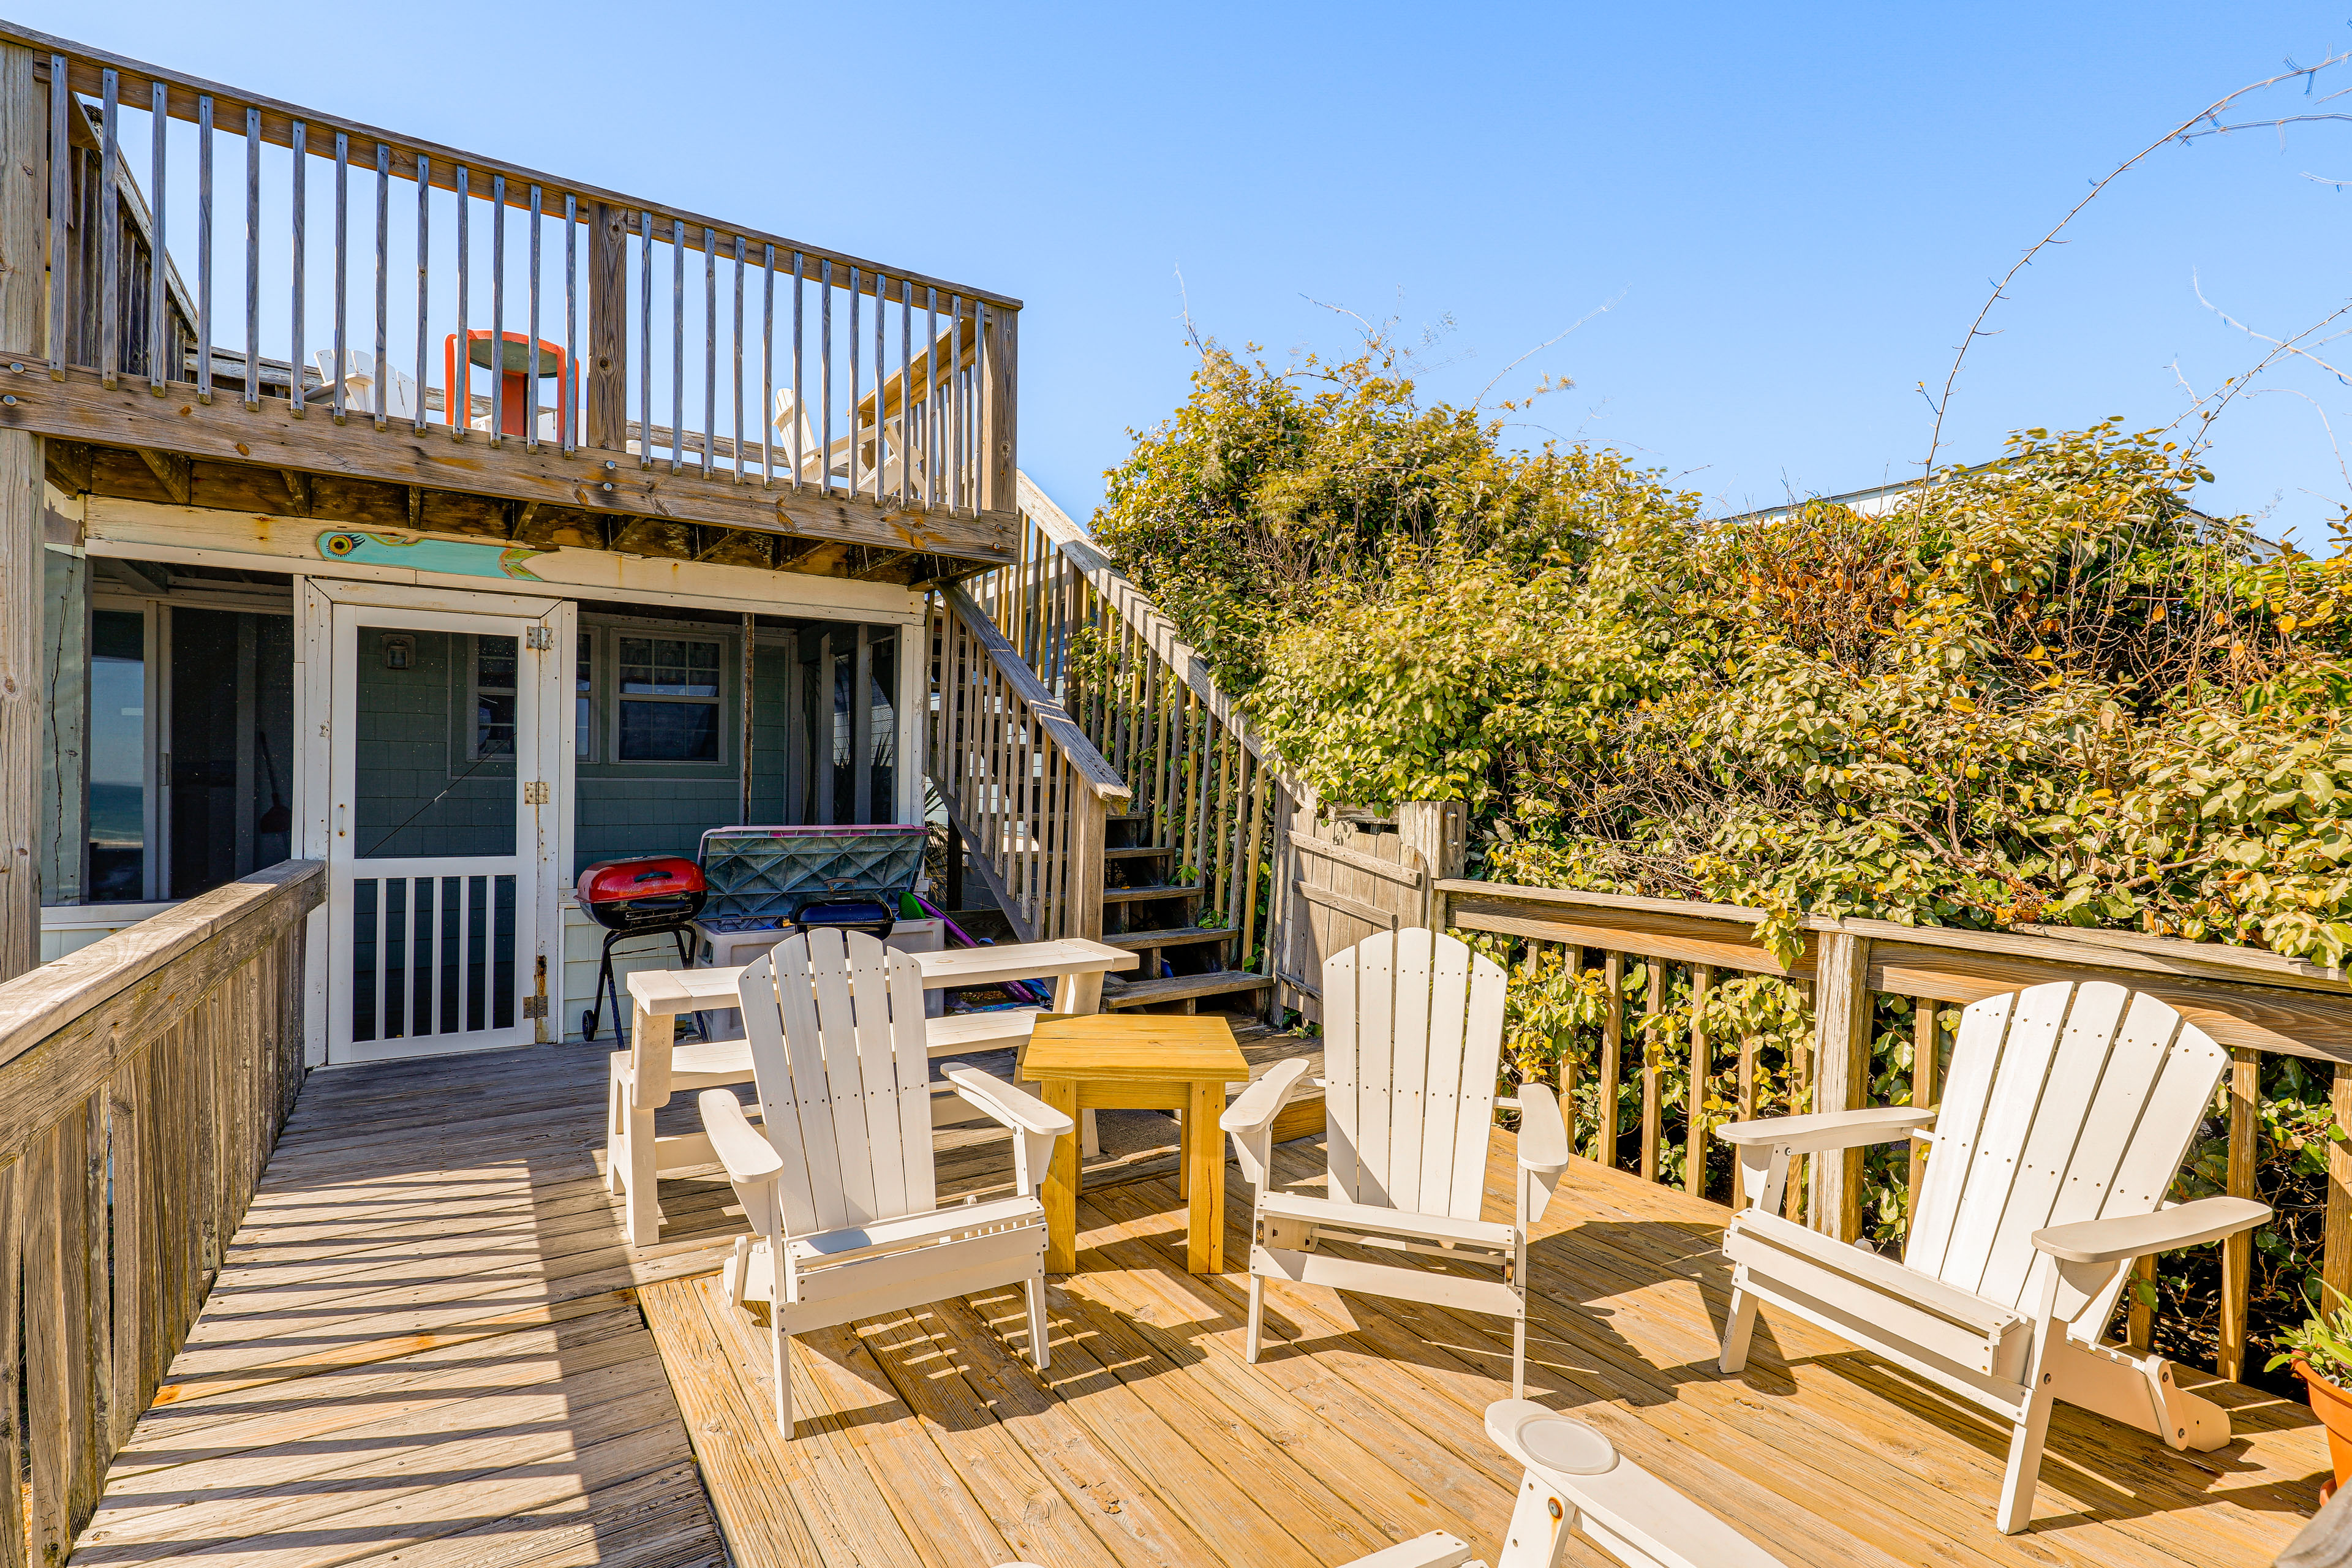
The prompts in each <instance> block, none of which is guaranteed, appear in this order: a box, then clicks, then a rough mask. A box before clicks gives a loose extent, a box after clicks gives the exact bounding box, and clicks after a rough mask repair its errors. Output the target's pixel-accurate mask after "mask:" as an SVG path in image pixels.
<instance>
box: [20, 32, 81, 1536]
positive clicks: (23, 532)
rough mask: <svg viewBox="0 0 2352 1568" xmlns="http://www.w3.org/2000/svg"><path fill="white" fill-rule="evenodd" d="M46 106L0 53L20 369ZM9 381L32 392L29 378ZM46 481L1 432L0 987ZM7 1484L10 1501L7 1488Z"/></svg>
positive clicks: (33, 730) (35, 250)
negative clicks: (27, 385) (7, 150)
mask: <svg viewBox="0 0 2352 1568" xmlns="http://www.w3.org/2000/svg"><path fill="white" fill-rule="evenodd" d="M47 99H48V95H47V93H46V92H42V91H39V90H38V89H36V87H35V86H34V82H33V51H32V50H31V49H29V48H26V47H23V46H22V45H18V44H13V43H11V44H0V146H5V147H7V148H9V149H10V153H9V155H8V157H7V158H6V160H5V163H0V352H5V353H21V354H23V355H24V356H25V358H26V362H27V363H29V362H31V361H33V360H35V359H37V358H45V357H46V355H45V354H43V353H41V350H42V347H43V342H42V340H43V336H44V332H43V321H42V305H43V293H44V288H43V285H44V282H45V279H46V277H47V273H46V269H45V268H44V266H43V262H42V258H41V253H40V240H41V219H42V216H43V214H44V211H45V210H46V205H47V198H48V179H47V176H48V160H47V158H45V157H42V156H41V155H40V154H39V153H38V152H37V149H38V148H40V147H42V146H43V145H45V144H46V142H47V135H48V127H47V120H48V116H47V112H46V110H47ZM9 379H10V380H12V381H19V382H26V383H29V382H30V381H31V380H32V379H33V377H32V375H31V374H25V375H21V376H11V377H10V378H9ZM95 379H96V378H95V377H92V380H93V381H94V380H95ZM47 472H48V458H47V454H46V453H44V452H43V450H42V440H41V437H40V435H39V434H38V433H37V432H33V431H28V430H21V429H13V430H7V431H5V432H0V981H6V980H13V979H15V978H16V976H18V975H20V974H23V973H26V971H28V970H30V969H31V968H33V966H34V965H35V964H37V963H39V962H40V945H41V891H40V862H39V861H38V860H37V858H35V856H34V854H33V841H34V838H35V837H36V835H37V833H38V832H39V822H40V793H41V751H40V746H41V732H42V717H43V709H44V708H45V707H46V706H47V698H46V694H45V691H44V689H43V681H42V675H41V585H42V577H43V572H44V568H43V554H42V548H41V538H42V511H43V510H44V508H43V496H44V492H43V489H42V482H43V480H44V479H45V478H46V476H47ZM12 1353H13V1352H12ZM13 1422H14V1413H13V1412H12V1413H11V1415H10V1423H11V1425H12V1426H13ZM10 1453H11V1455H12V1456H13V1453H14V1447H13V1445H11V1446H10ZM8 1483H9V1486H10V1489H12V1490H13V1489H15V1486H16V1477H15V1476H13V1475H12V1476H10V1477H9V1478H8ZM13 1502H14V1500H13V1499H12V1500H11V1504H12V1506H10V1507H8V1508H6V1509H5V1510H0V1518H5V1519H6V1520H10V1521H14V1520H15V1519H16V1517H17V1510H16V1508H15V1507H14V1506H13Z"/></svg>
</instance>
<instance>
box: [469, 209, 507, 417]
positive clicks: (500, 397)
mask: <svg viewBox="0 0 2352 1568" xmlns="http://www.w3.org/2000/svg"><path fill="white" fill-rule="evenodd" d="M457 353H458V354H459V355H460V356H462V357H463V358H464V360H465V362H466V363H467V364H469V365H470V364H471V363H473V362H474V345H473V343H472V342H470V341H469V340H467V339H465V338H460V339H458V340H457ZM489 370H490V445H491V446H493V447H496V446H499V444H500V443H502V442H504V441H505V440H506V438H507V177H506V176H505V175H504V174H496V173H493V174H491V175H490V365H489ZM468 374H469V376H470V374H471V373H470V372H469V373H468ZM470 401H471V400H470V399H468V402H470ZM468 412H469V413H470V412H471V410H470V409H469V410H468Z"/></svg>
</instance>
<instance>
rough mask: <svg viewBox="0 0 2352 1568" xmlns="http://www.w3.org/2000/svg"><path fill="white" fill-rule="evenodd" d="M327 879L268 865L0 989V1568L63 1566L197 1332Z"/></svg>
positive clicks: (291, 866) (269, 1128)
mask: <svg viewBox="0 0 2352 1568" xmlns="http://www.w3.org/2000/svg"><path fill="white" fill-rule="evenodd" d="M325 882H326V879H325V873H324V868H322V866H321V865H320V862H318V861H315V860H287V861H282V862H280V863H279V864H278V865H276V866H273V867H271V868H269V869H268V870H266V871H258V872H256V873H254V874H253V875H252V876H250V877H247V878H245V879H242V880H240V881H236V882H232V883H230V884H228V885H227V886H226V887H223V888H217V889H214V890H213V891H211V892H209V893H205V894H204V895H202V896H201V897H198V898H194V899H191V900H188V901H187V902H185V903H184V904H181V905H179V906H178V907H177V908H175V909H173V910H170V911H168V912H167V913H164V914H161V915H158V916H156V917H155V918H153V919H152V920H149V921H142V922H141V923H140V924H138V925H135V926H132V927H131V928H130V929H129V930H127V931H120V932H117V933H116V934H115V935H113V936H110V937H107V938H105V939H104V940H102V941H100V942H95V943H93V944H91V945H90V946H89V947H86V948H83V949H81V950H80V951H79V952H74V953H71V954H69V955H68V956H67V957H65V958H61V959H59V960H58V961H57V962H56V963H50V964H47V965H44V966H43V967H41V968H39V969H36V970H34V971H32V972H31V973H27V974H24V975H20V976H18V977H17V978H16V979H15V980H12V981H10V982H8V983H7V984H0V1106H5V1108H6V1113H5V1120H0V1334H5V1347H6V1350H5V1354H0V1428H5V1437H0V1467H5V1477H6V1480H7V1484H6V1485H5V1486H0V1563H18V1562H26V1561H29V1562H31V1563H43V1564H56V1563H63V1562H64V1561H65V1559H66V1555H67V1552H68V1551H69V1550H70V1549H71V1547H72V1544H73V1539H74V1536H75V1534H76V1533H77V1532H78V1531H79V1530H80V1529H81V1527H82V1526H83V1525H84V1524H85V1523H86V1522H88V1521H89V1516H90V1512H91V1510H93V1509H94V1508H95V1507H96V1506H97V1502H98V1496H99V1491H100V1487H101V1485H102V1483H103V1481H104V1479H105V1476H106V1467H107V1462H108V1461H109V1460H110V1458H112V1457H113V1455H114V1452H115V1450H116V1449H118V1448H120V1447H121V1446H122V1444H123V1442H124V1440H125V1439H126V1438H128V1437H129V1436H130V1435H131V1425H132V1423H134V1422H135V1421H137V1420H138V1418H139V1416H140V1415H141V1413H142V1412H143V1411H144V1410H146V1408H147V1406H148V1405H149V1404H150V1403H151V1402H152V1400H153V1399H154V1398H155V1397H156V1394H157V1390H158V1386H159V1384H161V1382H162V1379H163V1374H164V1372H165V1370H166V1369H167V1368H169V1366H170V1365H171V1363H172V1358H173V1356H174V1355H175V1354H176V1353H177V1352H178V1351H179V1348H180V1343H181V1342H182V1341H183V1340H184V1338H185V1337H186V1335H187V1332H188V1328H189V1325H190V1324H191V1323H193V1322H194V1321H195V1317H196V1311H197V1309H198V1308H199V1307H201V1306H202V1305H203V1302H204V1299H205V1291H206V1290H207V1289H209V1288H210V1287H211V1284H212V1279H213V1276H214V1275H215V1273H217V1272H218V1270H219V1268H220V1266H221V1257H222V1252H223V1249H224V1248H225V1247H226V1246H227V1243H228V1238H229V1237H230V1236H231V1235H232V1234H234V1233H235V1231H236V1226H237V1223H238V1221H239V1220H240V1219H241V1218H242V1217H243V1215H244V1214H245V1208H246V1204H247V1201H248V1200H249V1199H250V1198H251V1197H252V1195H253V1186H254V1183H255V1181H256V1180H257V1178H258V1177H259V1175H260V1173H261V1168H262V1165H263V1164H264V1163H265V1162H267V1161H268V1158H269V1151H270V1149H271V1147H272V1146H273V1145H274V1144H275V1143H276V1142H277V1139H278V1127H279V1125H280V1124H281V1123H282V1122H283V1121H285V1119H286V1113H287V1111H288V1110H289V1109H290V1108H291V1106H292V1104H293V1100H294V1093H295V1090H296V1089H298V1088H299V1086H300V1083H301V1079H302V1070H303V1068H302V1062H303V1056H302V1045H303V1042H302V998H303V985H302V964H303V958H302V951H303V950H302V934H303V922H304V917H305V916H306V915H307V914H308V913H309V912H310V910H312V909H313V908H314V907H316V906H317V904H318V903H319V900H320V897H321V895H322V893H323V891H324V889H325ZM20 1267H21V1271H22V1272H21V1279H22V1290H21V1293H20V1292H19V1286H18V1281H19V1279H20V1274H19V1269H20ZM20 1334H21V1336H22V1338H21V1340H20V1339H19V1335H20ZM20 1345H21V1347H22V1348H21V1358H22V1359H21V1363H20V1360H19V1356H20V1351H19V1346H20ZM20 1364H21V1366H22V1368H23V1372H22V1375H23V1377H24V1380H25V1381H24V1384H23V1385H22V1386H21V1388H20V1387H19V1385H18V1383H17V1378H18V1375H19V1373H18V1368H19V1365H20ZM20 1408H22V1409H23V1410H25V1411H26V1413H27V1419H26V1425H25V1427H24V1429H23V1431H22V1432H21V1433H19V1432H18V1430H17V1429H16V1413H17V1411H18V1410H19V1409H20ZM20 1477H24V1478H26V1479H27V1482H26V1485H23V1486H20V1485H19V1478H20Z"/></svg>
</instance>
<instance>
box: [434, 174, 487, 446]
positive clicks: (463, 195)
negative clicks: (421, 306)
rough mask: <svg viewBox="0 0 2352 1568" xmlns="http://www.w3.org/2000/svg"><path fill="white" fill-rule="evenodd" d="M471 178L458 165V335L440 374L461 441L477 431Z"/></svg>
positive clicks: (451, 431) (453, 426)
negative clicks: (475, 414) (469, 329)
mask: <svg viewBox="0 0 2352 1568" xmlns="http://www.w3.org/2000/svg"><path fill="white" fill-rule="evenodd" d="M472 176H473V171H471V170H469V169H467V167H466V165H465V164H463V163H460V164H458V165H457V333H456V335H455V336H453V337H452V338H451V339H450V340H449V341H450V342H451V343H452V344H453V345H454V346H455V351H456V352H455V355H454V357H450V358H446V360H445V365H444V368H443V370H442V373H441V378H442V379H443V380H444V381H446V382H448V383H449V385H448V386H447V387H446V389H444V391H443V392H442V394H441V401H442V404H443V405H444V406H445V407H446V409H447V410H448V414H449V434H450V435H451V436H452V437H455V438H457V439H458V440H463V439H465V436H466V432H467V431H468V430H470V429H472V428H473V427H474V341H473V338H472V336H471V334H470V333H469V332H468V331H467V327H468V325H469V324H470V321H471V320H472V316H471V311H470V310H468V306H469V305H470V304H471V302H472V295H473V291H474V244H473V236H474V214H473V206H474V203H473V195H474V190H473V177H472ZM492 438H493V439H495V438H496V437H495V435H494V436H493V437H492Z"/></svg>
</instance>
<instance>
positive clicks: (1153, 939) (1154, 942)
mask: <svg viewBox="0 0 2352 1568" xmlns="http://www.w3.org/2000/svg"><path fill="white" fill-rule="evenodd" d="M1240 934H1241V932H1239V931H1234V929H1233V928H1232V927H1230V926H1175V927H1172V928H1171V929H1169V930H1167V931H1117V932H1109V933H1106V934H1105V935H1104V937H1103V941H1104V942H1108V943H1109V944H1110V945H1111V946H1113V947H1123V948H1125V949H1127V950H1128V951H1129V952H1142V951H1143V950H1144V949H1146V948H1150V947H1189V946H1191V945H1192V943H1194V942H1223V941H1224V940H1225V939H1226V938H1227V937H1229V936H1239V935H1240Z"/></svg>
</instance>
